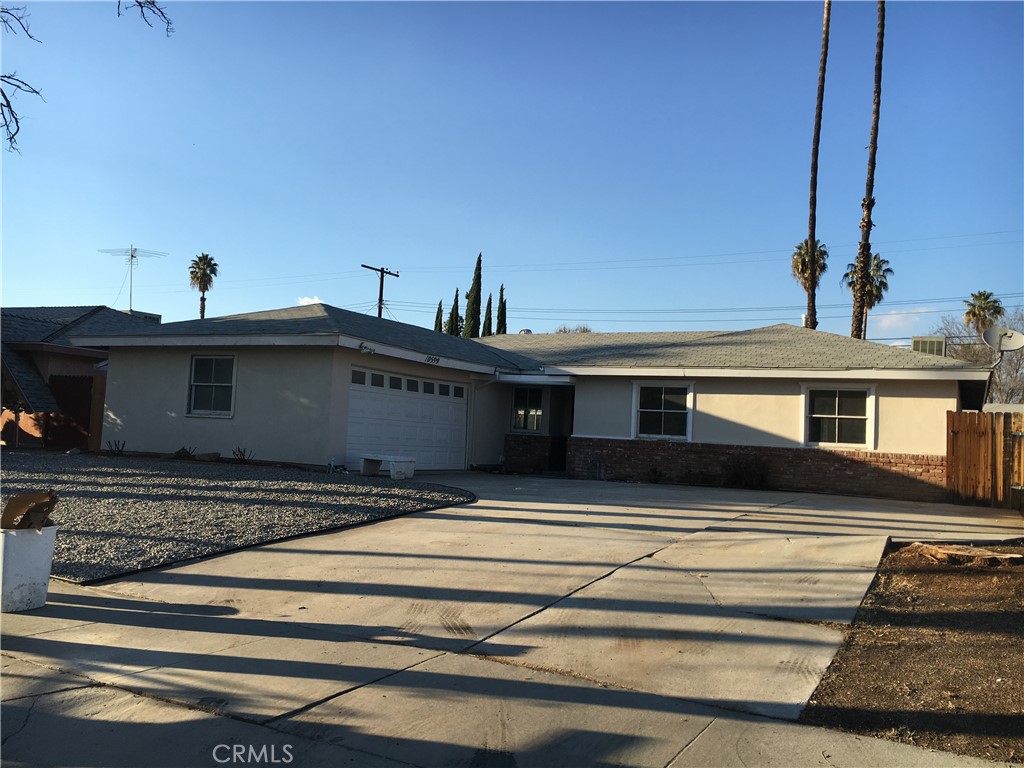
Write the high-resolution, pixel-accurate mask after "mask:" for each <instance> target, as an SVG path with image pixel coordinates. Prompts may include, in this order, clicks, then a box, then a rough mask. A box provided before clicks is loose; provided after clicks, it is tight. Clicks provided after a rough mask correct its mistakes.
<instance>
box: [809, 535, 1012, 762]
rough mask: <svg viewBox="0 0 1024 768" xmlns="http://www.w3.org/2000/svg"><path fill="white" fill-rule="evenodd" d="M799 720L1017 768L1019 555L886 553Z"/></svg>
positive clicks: (997, 548)
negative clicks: (841, 643) (1006, 557)
mask: <svg viewBox="0 0 1024 768" xmlns="http://www.w3.org/2000/svg"><path fill="white" fill-rule="evenodd" d="M980 546H981V547H983V548H984V549H988V550H992V551H993V552H998V553H1004V554H1017V555H1024V542H1022V541H1021V540H1017V541H1014V542H1011V543H1007V544H1004V545H993V546H989V545H984V544H982V545H980ZM800 719H801V722H804V723H808V724H813V725H823V726H826V727H829V728H837V729H840V730H844V731H850V732H853V733H859V734H863V735H866V736H874V737H877V738H884V739H891V740H893V741H900V742H904V743H908V744H916V745H917V746H920V747H925V748H928V749H939V750H944V751H947V752H955V753H958V754H962V755H974V756H977V757H982V758H986V759H988V760H996V761H1004V762H1019V763H1024V557H1019V558H1011V559H1001V558H995V557H988V556H984V555H976V554H971V553H966V554H965V553H961V552H956V551H953V552H949V553H942V552H937V551H936V550H935V549H933V548H931V547H923V546H920V545H916V544H910V545H890V547H889V548H888V549H887V550H886V553H885V555H884V556H883V558H882V562H881V563H880V565H879V569H878V573H877V575H876V576H875V580H874V582H873V583H872V585H871V588H870V589H869V590H868V593H867V595H866V596H865V598H864V602H863V604H862V605H861V608H860V611H859V612H858V613H857V618H856V620H855V621H854V624H853V626H852V627H851V628H850V630H849V632H848V635H847V638H846V641H845V643H844V644H843V647H842V648H841V649H840V650H839V653H838V654H837V655H836V657H835V659H834V660H833V662H832V664H831V666H829V668H828V671H827V672H826V673H825V676H824V678H823V679H822V681H821V684H820V685H819V686H818V689H817V690H816V691H815V692H814V695H813V696H812V697H811V701H810V703H809V704H808V706H807V707H806V708H805V710H804V712H803V714H802V715H801V718H800Z"/></svg>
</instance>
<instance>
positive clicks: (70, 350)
mask: <svg viewBox="0 0 1024 768" xmlns="http://www.w3.org/2000/svg"><path fill="white" fill-rule="evenodd" d="M9 346H10V348H11V349H16V350H18V351H19V352H46V353H48V354H51V355H74V356H76V357H96V358H104V357H106V356H107V353H106V352H104V351H103V350H102V349H91V348H89V347H72V346H69V345H67V344H51V343H50V342H45V341H12V342H9Z"/></svg>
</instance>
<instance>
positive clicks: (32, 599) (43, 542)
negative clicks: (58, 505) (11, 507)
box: [0, 525, 57, 613]
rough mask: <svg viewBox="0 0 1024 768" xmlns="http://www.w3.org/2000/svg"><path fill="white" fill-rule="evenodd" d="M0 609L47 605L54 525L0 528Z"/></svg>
mask: <svg viewBox="0 0 1024 768" xmlns="http://www.w3.org/2000/svg"><path fill="white" fill-rule="evenodd" d="M0 536H2V537H3V538H2V539H0V572H2V579H3V583H2V590H0V611H3V612H4V613H11V612H13V611H30V610H32V609H33V608H42V607H43V606H44V605H46V591H47V588H48V587H49V585H50V567H51V566H52V564H53V545H54V542H55V541H56V540H57V526H56V525H47V526H44V527H43V528H42V529H41V530H36V529H35V528H6V529H4V530H2V531H0Z"/></svg>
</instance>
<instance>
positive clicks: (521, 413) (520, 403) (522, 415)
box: [512, 387, 544, 431]
mask: <svg viewBox="0 0 1024 768" xmlns="http://www.w3.org/2000/svg"><path fill="white" fill-rule="evenodd" d="M543 399H544V390H542V389H541V388H540V387H516V388H515V391H514V393H513V395H512V428H513V429H526V430H532V431H538V430H539V429H540V422H541V418H542V417H543V415H544V409H543V407H542V402H543Z"/></svg>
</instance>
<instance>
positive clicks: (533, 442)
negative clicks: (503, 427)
mask: <svg viewBox="0 0 1024 768" xmlns="http://www.w3.org/2000/svg"><path fill="white" fill-rule="evenodd" d="M550 455H551V438H550V437H548V436H547V435H527V434H523V433H521V432H514V433H508V434H506V435H505V464H504V467H505V469H506V471H508V472H545V471H547V470H548V468H549V467H548V457H549V456H550Z"/></svg>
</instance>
